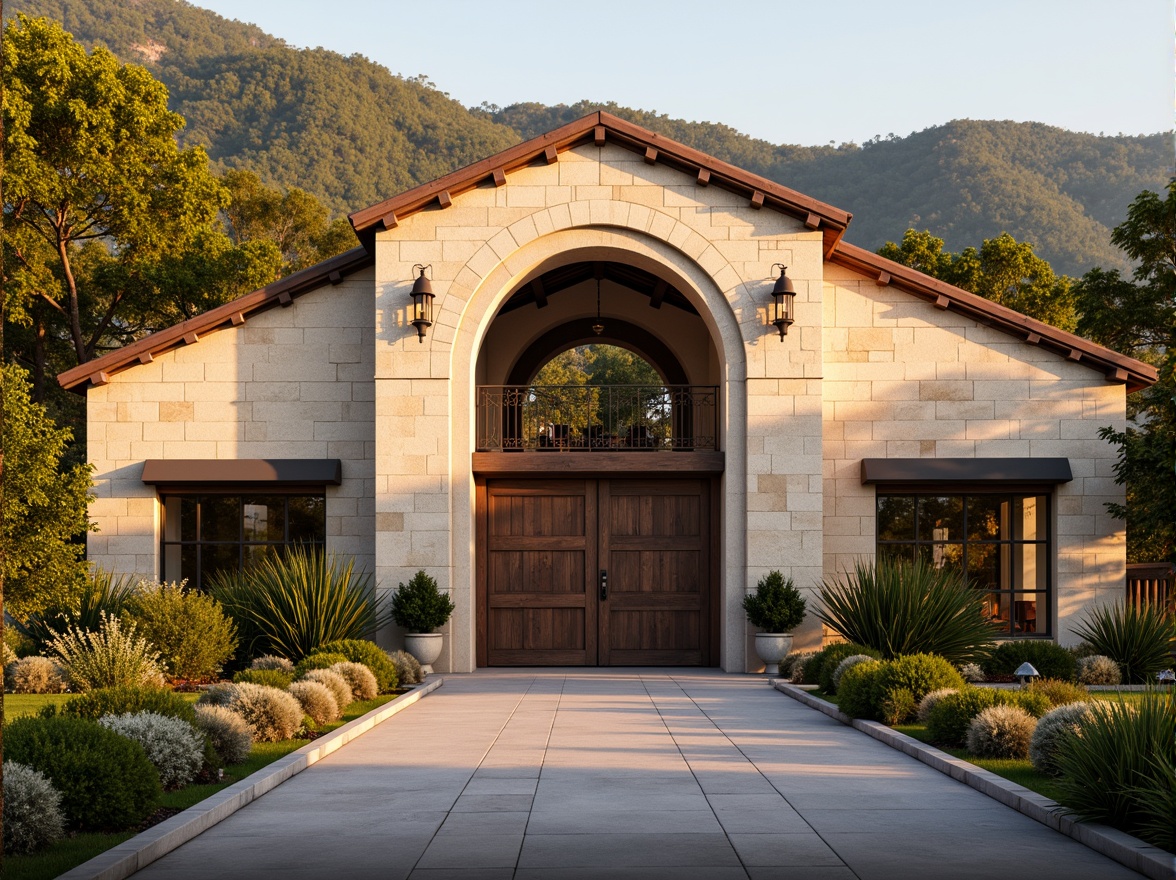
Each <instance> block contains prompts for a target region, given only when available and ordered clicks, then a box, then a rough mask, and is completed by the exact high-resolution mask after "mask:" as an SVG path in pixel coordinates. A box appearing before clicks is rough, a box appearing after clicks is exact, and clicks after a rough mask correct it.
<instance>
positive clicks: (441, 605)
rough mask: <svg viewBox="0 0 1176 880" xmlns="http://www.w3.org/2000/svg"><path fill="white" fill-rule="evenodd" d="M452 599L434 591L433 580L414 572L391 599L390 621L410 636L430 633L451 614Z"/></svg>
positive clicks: (434, 584)
mask: <svg viewBox="0 0 1176 880" xmlns="http://www.w3.org/2000/svg"><path fill="white" fill-rule="evenodd" d="M454 607H455V606H454V604H453V599H451V598H450V597H449V594H448V593H442V592H441V591H440V590H439V589H438V588H437V581H436V580H434V579H433V578H432V577H430V576H429V575H427V574H425V573H424V572H423V571H418V572H417V573H416V574H414V575H413V576H412V580H410V581H409V582H408V583H407V584H403V583H402V584H400V587H399V589H397V591H396V592H395V593H394V594H393V596H392V619H393V620H395V621H396V623H397V624H398V625H400V626H402V627H404V628H405V629H406V630H408V631H409V632H410V633H430V632H432V631H433V630H435V629H436V628H437V627H439V626H444V625H445V622H446V621H447V620H449V615H451V614H453V609H454Z"/></svg>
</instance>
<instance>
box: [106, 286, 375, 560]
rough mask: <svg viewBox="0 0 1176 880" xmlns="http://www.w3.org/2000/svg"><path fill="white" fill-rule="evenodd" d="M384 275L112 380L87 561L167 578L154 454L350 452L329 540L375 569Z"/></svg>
mask: <svg viewBox="0 0 1176 880" xmlns="http://www.w3.org/2000/svg"><path fill="white" fill-rule="evenodd" d="M372 283H373V271H372V270H370V269H369V270H367V271H364V272H359V273H356V274H354V275H351V276H348V277H347V278H346V279H345V280H344V281H343V282H342V283H340V284H339V285H336V286H330V285H326V286H324V287H323V288H321V289H319V290H316V291H312V292H310V293H307V294H305V295H303V296H301V297H299V298H298V299H295V300H294V302H293V303H292V304H291V305H290V306H289V307H288V308H277V309H270V310H269V311H266V312H261V313H258V314H255V315H252V316H250V317H249V319H248V321H247V323H246V324H244V325H243V326H241V327H239V328H233V329H226V330H221V331H219V332H217V333H213V334H210V335H207V336H204V337H202V338H201V339H200V340H199V341H198V342H197V343H196V344H194V345H188V346H184V347H182V348H179V349H176V350H174V351H171V352H168V353H166V354H162V355H159V356H157V357H156V358H155V360H154V361H153V362H152V363H149V364H141V365H138V366H136V367H133V368H132V369H130V370H126V371H124V372H121V373H116V374H115V375H114V376H112V377H111V381H110V383H109V384H107V385H104V386H100V387H95V388H91V389H90V390H89V392H88V401H87V421H88V428H87V430H88V438H89V440H88V449H89V456H90V461H91V463H92V464H93V465H94V468H95V473H94V482H95V486H94V495H95V499H94V501H93V502H92V504H91V506H90V515H91V518H92V519H93V520H94V522H95V524H96V525H97V526H98V531H97V532H96V533H93V534H91V535H90V536H89V539H88V548H87V550H88V557H89V559H90V560H91V561H92V562H94V563H96V564H98V565H100V566H102V567H103V568H106V569H108V570H111V571H115V572H125V573H136V574H141V575H150V576H154V577H158V576H159V574H160V563H159V519H160V517H159V510H158V508H159V504H158V500H157V497H156V494H155V490H154V487H152V486H146V485H144V484H143V482H142V474H143V462H144V461H145V460H146V459H154V458H171V459H176V458H180V459H182V458H197V459H238V458H338V459H341V460H342V462H343V483H342V485H340V486H328V487H327V546H328V548H329V549H331V550H333V551H336V552H338V553H341V554H346V555H348V556H354V557H355V558H356V560H357V562H358V564H359V565H362V566H365V567H366V568H367V569H368V571H374V563H375V548H374V545H373V537H372V536H373V532H374V529H375V510H374V501H373V498H374V493H375V485H374V479H375V465H374V456H375V434H374V423H375V387H374V383H373V378H372V376H373V372H374V366H373V352H374V334H373V330H372V301H371V291H372Z"/></svg>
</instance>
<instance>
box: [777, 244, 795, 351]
mask: <svg viewBox="0 0 1176 880" xmlns="http://www.w3.org/2000/svg"><path fill="white" fill-rule="evenodd" d="M777 266H779V267H780V277H779V278H777V279H776V284H775V286H773V287H772V315H771V317H772V323H773V324H775V325H776V329H777V330H779V331H780V338H781V339H783V338H784V337H785V336H787V335H788V327H789V326H790V325H791V324H792V301H793V300H795V299H796V288H795V287H793V286H792V279H791V278H789V277H788V276H787V275H785V274H784V273H785V272H787V271H788V267H787V266H785V265H784V264H783V263H773V264H772V268H773V269H775V268H776V267H777Z"/></svg>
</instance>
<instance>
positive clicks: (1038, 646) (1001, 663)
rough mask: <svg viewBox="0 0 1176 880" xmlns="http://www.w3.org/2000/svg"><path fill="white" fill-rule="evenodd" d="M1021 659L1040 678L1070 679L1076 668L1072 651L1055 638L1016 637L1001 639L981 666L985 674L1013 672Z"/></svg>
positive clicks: (1008, 673) (1073, 675) (1010, 673)
mask: <svg viewBox="0 0 1176 880" xmlns="http://www.w3.org/2000/svg"><path fill="white" fill-rule="evenodd" d="M1022 663H1032V664H1033V668H1034V669H1036V670H1037V671H1038V672H1039V673H1040V674H1041V677H1042V678H1055V679H1059V680H1061V681H1073V680H1074V677H1075V675H1076V671H1077V661H1076V660H1075V659H1074V655H1073V654H1071V653H1070V652H1069V651H1067V650H1066V649H1065V648H1063V647H1062V646H1061V645H1059V644H1058V643H1057V642H1049V641H1042V640H1040V639H1016V640H1014V641H1010V642H1001V643H1000V644H999V645H998V646H997V647H996V650H995V651H993V652H992V653H991V654H990V655H989V656H988V657H986V658H984V659H983V660H982V661H981V663H980V666H981V668H982V669H983V670H984V673H985V675H1012V674H1013V673H1014V672H1015V671H1016V669H1017V667H1018V666H1020V665H1021V664H1022Z"/></svg>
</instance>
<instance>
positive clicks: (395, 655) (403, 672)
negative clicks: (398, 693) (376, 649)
mask: <svg viewBox="0 0 1176 880" xmlns="http://www.w3.org/2000/svg"><path fill="white" fill-rule="evenodd" d="M388 656H389V658H390V659H391V660H392V665H393V666H395V667H396V677H397V678H398V679H399V680H400V684H401V685H414V684H420V683H421V682H422V681H424V680H425V674H424V673H423V672H422V671H421V663H420V661H419V660H417V658H416V657H414V656H412V654H410V653H408V651H394V652H392V653H391V654H389V655H388Z"/></svg>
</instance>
